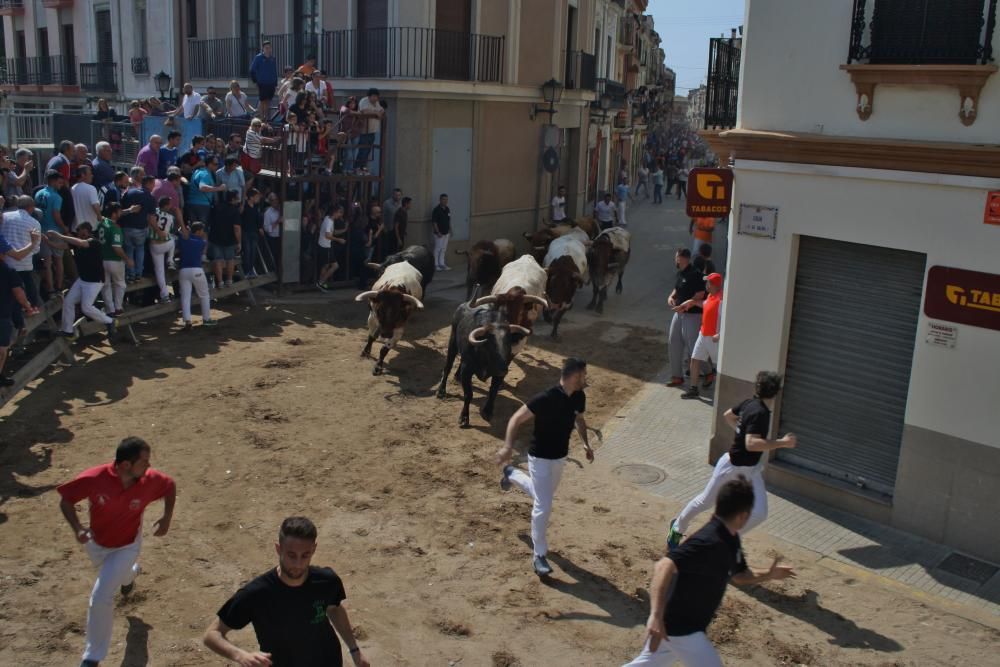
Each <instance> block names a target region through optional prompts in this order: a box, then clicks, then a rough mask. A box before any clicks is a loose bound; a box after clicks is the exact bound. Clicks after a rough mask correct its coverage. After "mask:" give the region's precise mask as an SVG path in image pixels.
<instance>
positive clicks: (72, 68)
mask: <svg viewBox="0 0 1000 667" xmlns="http://www.w3.org/2000/svg"><path fill="white" fill-rule="evenodd" d="M5 64H6V67H5V72H4V77H3V81H2V85H6V86H75V85H76V65H75V63H74V60H73V56H68V55H67V56H34V57H31V58H8V59H7V61H6V63H5Z"/></svg>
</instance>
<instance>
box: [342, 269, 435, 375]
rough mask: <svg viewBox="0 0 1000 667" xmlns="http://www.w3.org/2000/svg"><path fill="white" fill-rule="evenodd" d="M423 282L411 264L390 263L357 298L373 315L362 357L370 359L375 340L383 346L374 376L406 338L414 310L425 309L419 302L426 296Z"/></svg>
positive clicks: (369, 315)
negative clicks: (404, 331)
mask: <svg viewBox="0 0 1000 667" xmlns="http://www.w3.org/2000/svg"><path fill="white" fill-rule="evenodd" d="M421 280H422V276H421V274H420V271H418V270H417V269H416V268H415V267H414V266H413V265H412V264H410V263H409V262H405V261H404V262H399V263H397V264H390V265H389V266H387V267H385V270H384V271H383V272H382V275H381V276H380V277H379V279H378V280H376V281H375V284H374V285H372V289H370V290H369V291H367V292H362V293H361V294H359V295H357V296H356V297H354V300H355V301H368V304H369V306H370V307H371V313H369V314H368V342H367V344H366V345H365V348H364V350H362V351H361V356H362V357H370V356H371V351H372V344H373V343H374V342H375V341H376V340H378V341H379V342H380V343H381V344H382V350H381V351H380V352H379V356H378V361H377V362H376V363H375V368H374V369H372V375H381V374H382V370H383V369H384V368H385V357H386V355H387V354H389V350H391V349H393V348H394V347H396V344H397V343H398V342H399V340H400V338H402V337H403V330H404V328H405V327H406V322H407V320H408V319H409V318H410V315H411V314H413V311H415V310H423V309H424V304H423V303H422V302H421V301H420V300H421V299H422V298H423V296H424V288H423V286H422V285H421Z"/></svg>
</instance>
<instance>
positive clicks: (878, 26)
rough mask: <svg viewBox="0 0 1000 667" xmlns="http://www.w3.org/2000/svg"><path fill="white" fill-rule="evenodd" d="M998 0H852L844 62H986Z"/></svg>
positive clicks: (989, 54) (990, 45)
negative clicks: (848, 43)
mask: <svg viewBox="0 0 1000 667" xmlns="http://www.w3.org/2000/svg"><path fill="white" fill-rule="evenodd" d="M996 21H997V0H948V2H916V3H915V2H912V1H910V0H870V1H869V0H854V13H853V21H852V23H851V43H850V49H849V51H848V56H847V62H848V63H862V64H872V65H887V64H892V65H976V64H982V65H986V64H988V63H990V62H992V61H993V33H994V32H995V31H996Z"/></svg>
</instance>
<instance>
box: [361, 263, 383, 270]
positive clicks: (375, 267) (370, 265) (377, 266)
mask: <svg viewBox="0 0 1000 667" xmlns="http://www.w3.org/2000/svg"><path fill="white" fill-rule="evenodd" d="M365 266H367V267H368V268H369V269H371V270H372V271H381V270H382V265H381V264H376V263H375V262H368V263H367V264H365Z"/></svg>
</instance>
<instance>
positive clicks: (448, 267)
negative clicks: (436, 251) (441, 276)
mask: <svg viewBox="0 0 1000 667" xmlns="http://www.w3.org/2000/svg"><path fill="white" fill-rule="evenodd" d="M441 270H442V271H451V267H450V266H448V265H447V264H444V265H442V266H441Z"/></svg>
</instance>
